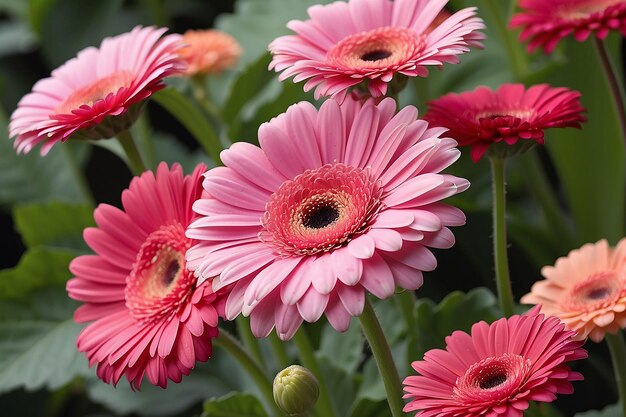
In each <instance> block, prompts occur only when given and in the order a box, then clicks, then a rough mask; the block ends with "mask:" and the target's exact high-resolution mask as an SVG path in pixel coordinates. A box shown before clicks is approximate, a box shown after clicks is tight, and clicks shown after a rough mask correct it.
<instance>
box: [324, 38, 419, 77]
mask: <svg viewBox="0 0 626 417" xmlns="http://www.w3.org/2000/svg"><path fill="white" fill-rule="evenodd" d="M423 49H424V41H423V36H420V35H418V34H417V33H416V32H415V31H413V30H412V29H409V28H401V27H383V28H378V29H375V30H372V31H369V32H361V33H357V34H354V35H351V36H348V37H347V38H345V39H343V40H341V42H339V43H338V44H337V45H335V46H333V48H332V49H330V50H329V51H328V54H327V55H326V62H327V63H328V64H329V65H332V66H334V67H337V68H340V69H343V70H353V71H357V72H358V71H359V70H384V69H388V68H392V67H398V66H400V65H403V64H406V63H408V62H409V61H411V60H414V59H416V57H417V56H418V55H419V53H420V52H421V51H422V50H423Z"/></svg>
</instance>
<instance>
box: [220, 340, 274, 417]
mask: <svg viewBox="0 0 626 417" xmlns="http://www.w3.org/2000/svg"><path fill="white" fill-rule="evenodd" d="M213 343H215V344H216V345H217V346H219V347H221V348H222V349H224V350H225V351H227V352H228V353H229V354H230V355H231V356H232V357H233V358H235V359H236V360H237V362H239V363H240V364H241V366H243V367H244V369H245V370H246V372H248V374H249V375H250V377H251V378H252V379H253V380H254V382H255V383H256V385H257V387H259V389H260V390H261V394H263V397H264V398H265V402H266V403H267V404H268V405H269V406H270V407H272V408H273V409H274V415H276V416H280V417H282V416H284V415H285V413H283V411H282V410H281V409H280V408H279V407H278V405H276V403H275V402H274V395H273V394H272V381H270V380H269V379H268V378H267V376H266V375H265V372H264V371H263V369H262V368H261V366H260V365H259V364H258V362H257V361H255V360H254V358H253V357H252V356H250V355H249V354H248V352H246V350H245V349H244V348H243V346H241V344H240V343H239V341H238V340H237V339H235V337H234V336H232V335H231V334H230V333H228V332H227V331H226V330H224V329H222V328H220V335H219V337H216V338H215V339H213Z"/></svg>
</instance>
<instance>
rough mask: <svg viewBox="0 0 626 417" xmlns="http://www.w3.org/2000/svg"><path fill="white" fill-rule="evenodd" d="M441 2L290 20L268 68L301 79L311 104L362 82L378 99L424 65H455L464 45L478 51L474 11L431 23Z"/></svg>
mask: <svg viewBox="0 0 626 417" xmlns="http://www.w3.org/2000/svg"><path fill="white" fill-rule="evenodd" d="M446 3H448V0H396V1H393V2H392V1H391V0H350V1H349V2H343V1H337V2H334V3H331V4H328V5H324V6H312V7H310V8H309V9H308V14H309V17H310V19H309V20H306V21H299V20H293V21H291V22H289V23H288V25H287V26H288V27H289V28H290V29H291V30H293V31H294V32H295V35H288V36H282V37H279V38H277V39H275V40H274V41H273V42H272V43H271V44H270V46H269V50H270V52H271V53H272V55H273V59H272V62H271V63H270V69H275V70H276V71H278V72H280V71H282V74H281V75H280V79H281V80H284V79H287V78H289V77H292V76H294V81H295V82H299V81H302V80H308V81H307V82H306V84H305V85H304V89H305V91H309V90H311V89H312V88H313V87H316V89H315V97H316V98H320V97H321V96H336V97H338V98H340V99H342V98H343V97H344V96H345V93H346V90H347V89H348V88H350V87H352V86H355V85H357V84H361V83H363V87H366V88H367V89H368V90H369V92H370V94H371V95H372V96H373V97H379V96H381V95H385V94H386V92H387V83H389V82H390V81H391V80H392V79H393V78H394V76H408V77H416V76H420V77H425V76H427V75H428V69H427V67H428V66H432V65H435V66H441V65H443V63H444V62H448V63H457V62H459V58H458V55H460V54H462V53H464V52H467V51H469V48H470V46H474V47H480V46H482V44H481V43H480V41H481V40H482V39H483V38H484V36H483V34H482V33H481V32H479V30H480V29H482V28H484V25H483V21H482V20H481V19H479V18H478V17H476V8H467V9H463V10H461V11H459V12H457V13H455V14H453V15H452V16H450V17H448V18H446V19H444V20H443V21H441V22H440V23H439V25H438V26H437V27H432V25H431V24H432V23H433V21H435V20H436V19H437V17H438V16H439V13H440V12H441V11H442V9H443V8H444V6H445V5H446Z"/></svg>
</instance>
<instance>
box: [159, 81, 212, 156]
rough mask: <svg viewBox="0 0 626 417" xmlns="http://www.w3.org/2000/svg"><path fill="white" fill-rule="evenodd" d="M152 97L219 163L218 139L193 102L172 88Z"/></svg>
mask: <svg viewBox="0 0 626 417" xmlns="http://www.w3.org/2000/svg"><path fill="white" fill-rule="evenodd" d="M152 97H153V99H154V100H155V101H156V102H157V103H159V105H160V106H162V107H163V108H164V109H166V110H167V111H168V112H169V113H171V114H172V115H173V116H174V117H175V118H176V119H177V120H178V121H179V122H180V123H182V125H183V126H184V127H185V128H186V129H187V130H188V131H189V132H190V133H191V134H192V135H193V136H194V138H195V139H196V140H197V141H198V143H199V144H200V145H201V146H202V147H203V148H204V150H205V151H206V152H207V153H208V154H209V155H210V156H211V158H213V160H214V161H215V163H216V164H220V163H221V162H220V152H221V151H222V145H221V143H220V140H219V138H218V137H217V135H216V134H215V131H214V129H213V126H211V124H210V123H209V122H208V121H207V119H206V117H205V116H204V115H203V114H202V111H201V110H200V109H199V108H198V107H197V106H196V105H195V104H194V103H192V102H191V101H190V100H189V99H188V98H187V97H185V96H184V95H182V94H181V93H180V92H178V91H177V90H175V89H173V88H166V89H164V90H161V91H159V92H158V93H156V94H154V95H153V96H152Z"/></svg>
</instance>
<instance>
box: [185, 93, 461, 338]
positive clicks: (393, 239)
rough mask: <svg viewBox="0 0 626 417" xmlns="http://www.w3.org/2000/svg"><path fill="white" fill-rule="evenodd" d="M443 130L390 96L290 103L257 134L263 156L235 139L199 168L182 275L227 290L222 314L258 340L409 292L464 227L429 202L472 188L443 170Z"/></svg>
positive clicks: (449, 143) (446, 153) (339, 322)
mask: <svg viewBox="0 0 626 417" xmlns="http://www.w3.org/2000/svg"><path fill="white" fill-rule="evenodd" d="M443 131H444V130H443V129H441V128H436V129H431V128H429V126H428V123H426V122H424V121H423V120H417V110H416V109H415V108H414V107H412V106H408V107H405V108H404V109H402V110H401V111H400V112H398V113H397V114H396V103H395V101H393V100H392V99H389V98H388V99H384V100H383V101H382V102H380V103H379V104H375V102H374V101H373V99H370V100H369V101H366V102H365V103H364V104H363V103H361V102H360V101H355V100H353V99H351V98H349V99H346V100H345V101H344V103H343V104H342V105H339V104H338V103H337V102H336V101H334V100H327V101H326V102H324V103H323V104H322V106H321V108H320V109H319V111H318V110H317V109H316V108H315V107H313V105H312V104H310V103H306V102H302V103H299V104H296V105H294V106H292V107H290V108H289V109H288V110H287V112H286V113H285V114H282V115H280V116H278V117H276V118H275V119H272V120H271V121H270V122H269V123H265V124H263V125H262V126H261V127H260V128H259V143H260V145H261V146H260V148H259V147H257V146H254V145H251V144H249V143H236V144H234V145H232V146H231V147H230V149H228V150H225V151H223V152H222V155H221V157H222V161H223V162H224V164H225V166H224V167H218V168H215V169H212V170H210V171H209V172H207V173H206V175H205V180H204V189H205V191H206V196H205V197H204V198H202V199H200V200H199V201H198V202H196V204H194V210H195V211H196V212H197V213H198V214H200V215H201V216H203V217H202V218H200V219H199V220H196V221H195V222H194V223H192V224H191V226H190V227H189V229H188V232H187V236H189V237H190V238H193V239H197V240H198V241H200V243H198V244H197V245H196V246H194V247H193V248H192V249H191V250H190V251H189V252H188V253H187V260H188V265H189V268H190V269H191V270H193V271H195V273H196V275H198V276H199V277H200V280H201V281H202V280H204V279H207V278H210V277H213V276H215V277H216V278H215V279H214V280H213V288H214V290H219V289H221V288H223V287H224V286H227V285H231V284H234V287H233V289H232V292H231V293H230V296H229V297H228V300H227V302H226V316H227V318H228V319H233V318H235V317H236V316H237V315H239V314H241V313H243V315H245V316H250V318H251V326H252V331H253V333H254V334H255V335H256V336H257V337H265V336H267V335H268V334H269V333H270V332H271V331H272V329H273V328H274V327H276V330H277V333H278V335H279V336H280V337H281V338H283V339H289V338H291V337H292V336H293V334H294V333H295V332H296V330H297V329H298V327H299V326H300V324H301V323H302V321H303V320H306V321H308V322H315V321H317V320H318V319H319V318H320V317H321V316H322V315H323V314H325V315H326V317H327V318H328V320H329V321H330V324H331V325H332V326H333V327H334V328H335V329H337V330H339V331H344V330H346V329H347V328H348V325H349V322H350V318H351V316H358V315H360V314H361V313H362V311H363V306H364V301H365V292H366V291H369V292H370V293H372V294H373V295H375V296H376V297H378V298H387V297H390V296H391V295H393V294H394V291H395V288H396V286H398V287H401V288H406V289H408V290H415V289H417V288H419V287H420V286H421V285H422V271H430V270H433V269H434V268H435V266H436V260H435V257H434V256H433V254H432V253H431V252H430V250H428V249H427V248H428V247H436V248H448V247H450V246H452V244H453V243H454V236H453V235H452V232H450V230H449V229H448V227H447V226H457V225H461V224H464V221H465V217H464V215H463V213H462V212H461V211H460V210H458V209H456V208H454V207H450V206H448V205H445V204H442V203H440V202H439V201H440V200H442V199H444V198H446V197H449V196H452V195H454V194H457V193H459V192H461V191H463V190H465V189H466V188H467V187H468V186H469V183H468V182H467V181H466V180H464V179H461V178H457V177H454V176H451V175H445V174H440V172H441V171H442V170H443V169H444V168H446V167H448V166H449V165H450V164H452V163H453V162H454V161H455V160H456V159H457V158H458V156H459V151H458V149H456V148H455V145H456V142H455V141H454V140H452V139H448V138H444V137H441V134H442V132H443ZM218 275H219V276H218Z"/></svg>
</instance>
